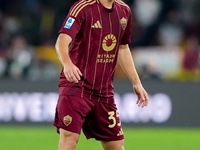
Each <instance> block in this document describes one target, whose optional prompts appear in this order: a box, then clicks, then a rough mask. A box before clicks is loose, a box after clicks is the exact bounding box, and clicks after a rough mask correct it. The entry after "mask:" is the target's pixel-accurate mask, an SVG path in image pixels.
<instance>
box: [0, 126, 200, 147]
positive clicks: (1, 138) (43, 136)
mask: <svg viewBox="0 0 200 150" xmlns="http://www.w3.org/2000/svg"><path fill="white" fill-rule="evenodd" d="M124 134H125V149H126V150H147V149H148V150H199V149H200V128H195V129H194V128H193V129H192V128H180V129H178V128H124ZM58 141H59V135H58V134H57V133H56V132H55V128H54V127H13V126H12V127H5V126H0V150H57V147H58ZM76 150H102V147H101V144H100V143H99V142H98V141H95V140H94V139H91V140H86V138H85V137H84V135H83V134H81V136H80V140H79V143H78V145H77V149H76Z"/></svg>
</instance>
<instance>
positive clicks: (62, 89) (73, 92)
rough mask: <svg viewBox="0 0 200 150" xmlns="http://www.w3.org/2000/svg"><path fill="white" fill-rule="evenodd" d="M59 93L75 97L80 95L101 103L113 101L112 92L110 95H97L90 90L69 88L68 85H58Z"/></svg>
mask: <svg viewBox="0 0 200 150" xmlns="http://www.w3.org/2000/svg"><path fill="white" fill-rule="evenodd" d="M59 95H71V96H76V97H81V98H83V99H88V100H92V101H98V102H103V103H113V102H114V94H113V95H110V96H98V95H95V94H93V93H92V92H91V93H89V92H86V91H84V90H82V89H80V88H77V89H74V88H73V89H71V88H70V87H59Z"/></svg>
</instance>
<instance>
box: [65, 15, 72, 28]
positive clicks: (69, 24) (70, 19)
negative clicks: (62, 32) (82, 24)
mask: <svg viewBox="0 0 200 150" xmlns="http://www.w3.org/2000/svg"><path fill="white" fill-rule="evenodd" d="M74 21H75V19H73V18H71V17H69V19H68V20H67V22H66V24H65V26H64V28H67V29H70V28H71V26H72V25H73V23H74Z"/></svg>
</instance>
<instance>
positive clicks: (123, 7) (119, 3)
mask: <svg viewBox="0 0 200 150" xmlns="http://www.w3.org/2000/svg"><path fill="white" fill-rule="evenodd" d="M115 2H116V5H118V6H120V7H121V8H122V9H124V10H125V11H128V12H131V9H130V7H129V6H128V5H127V4H126V3H124V2H123V1H122V0H115Z"/></svg>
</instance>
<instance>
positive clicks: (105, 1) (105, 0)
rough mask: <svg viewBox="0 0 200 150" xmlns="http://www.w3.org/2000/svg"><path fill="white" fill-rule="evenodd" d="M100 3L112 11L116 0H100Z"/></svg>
mask: <svg viewBox="0 0 200 150" xmlns="http://www.w3.org/2000/svg"><path fill="white" fill-rule="evenodd" d="M99 1H100V2H101V4H102V5H103V6H104V7H106V8H108V9H111V8H112V7H113V3H114V1H115V0H99Z"/></svg>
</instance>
